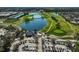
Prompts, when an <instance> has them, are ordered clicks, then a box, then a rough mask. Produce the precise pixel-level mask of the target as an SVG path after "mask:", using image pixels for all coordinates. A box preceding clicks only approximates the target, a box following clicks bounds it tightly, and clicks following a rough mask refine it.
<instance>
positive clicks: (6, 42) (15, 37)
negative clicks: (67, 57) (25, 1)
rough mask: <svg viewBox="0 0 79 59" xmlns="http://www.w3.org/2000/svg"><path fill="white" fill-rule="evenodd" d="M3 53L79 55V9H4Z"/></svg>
mask: <svg viewBox="0 0 79 59" xmlns="http://www.w3.org/2000/svg"><path fill="white" fill-rule="evenodd" d="M0 52H79V8H76V7H75V8H71V7H69V8H67V7H65V8H64V7H62V8H61V7H57V8H54V7H49V8H48V7H47V8H46V7H44V8H41V7H40V8H37V7H35V8H32V7H29V8H27V7H0Z"/></svg>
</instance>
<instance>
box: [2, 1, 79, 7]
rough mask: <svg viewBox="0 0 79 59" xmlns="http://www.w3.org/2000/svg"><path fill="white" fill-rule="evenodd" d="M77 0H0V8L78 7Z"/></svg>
mask: <svg viewBox="0 0 79 59" xmlns="http://www.w3.org/2000/svg"><path fill="white" fill-rule="evenodd" d="M78 6H79V0H0V7H78Z"/></svg>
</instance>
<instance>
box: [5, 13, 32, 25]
mask: <svg viewBox="0 0 79 59" xmlns="http://www.w3.org/2000/svg"><path fill="white" fill-rule="evenodd" d="M30 20H31V16H29V15H28V16H26V15H24V16H22V17H20V18H19V19H7V20H6V21H4V23H6V24H8V25H12V26H18V25H20V24H21V23H23V22H28V21H30Z"/></svg>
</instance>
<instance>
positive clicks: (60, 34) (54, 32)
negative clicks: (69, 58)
mask: <svg viewBox="0 0 79 59" xmlns="http://www.w3.org/2000/svg"><path fill="white" fill-rule="evenodd" d="M52 32H53V34H54V35H57V36H63V35H65V34H66V32H65V31H63V30H61V29H54V30H53V31H52ZM50 34H51V32H50Z"/></svg>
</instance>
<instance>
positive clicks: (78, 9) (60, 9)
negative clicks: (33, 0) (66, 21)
mask: <svg viewBox="0 0 79 59" xmlns="http://www.w3.org/2000/svg"><path fill="white" fill-rule="evenodd" d="M40 10H43V11H47V12H51V11H55V12H79V7H0V12H2V11H28V12H30V11H33V12H35V11H40Z"/></svg>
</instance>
